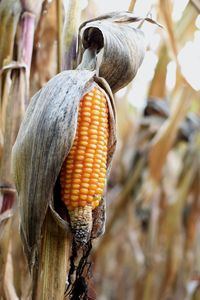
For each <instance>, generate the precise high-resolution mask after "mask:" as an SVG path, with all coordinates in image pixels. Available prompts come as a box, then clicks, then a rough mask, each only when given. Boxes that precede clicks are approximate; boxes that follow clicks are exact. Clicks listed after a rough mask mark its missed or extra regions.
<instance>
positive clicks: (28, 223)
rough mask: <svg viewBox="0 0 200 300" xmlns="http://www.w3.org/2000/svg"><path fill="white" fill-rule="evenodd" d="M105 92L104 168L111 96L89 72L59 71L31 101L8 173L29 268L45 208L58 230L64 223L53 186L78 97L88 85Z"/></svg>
mask: <svg viewBox="0 0 200 300" xmlns="http://www.w3.org/2000/svg"><path fill="white" fill-rule="evenodd" d="M97 85H98V86H100V87H101V88H103V89H104V90H105V91H106V95H107V102H108V108H109V143H108V169H109V166H110V162H111V159H112V155H113V152H114V150H115V144H116V132H115V127H116V126H115V111H114V110H115V108H114V102H113V97H112V92H111V91H110V89H109V86H108V85H107V84H106V83H105V81H104V80H103V79H101V78H98V79H97V78H96V77H95V76H94V72H91V71H87V70H85V71H81V70H74V71H64V72H62V73H60V74H58V75H57V76H55V77H54V78H53V79H51V80H50V81H49V82H48V83H47V84H46V85H45V86H44V87H43V88H42V89H41V90H40V91H38V92H37V93H36V94H35V95H34V96H33V98H32V100H31V102H30V104H29V106H28V108H27V111H26V114H25V118H24V120H23V122H22V124H21V127H20V130H19V133H18V136H17V139H16V142H15V145H14V147H13V153H12V165H13V174H14V179H15V184H16V188H17V191H18V195H19V209H20V218H21V220H20V221H21V222H20V223H21V225H20V226H21V234H22V239H23V243H24V247H25V252H26V255H27V257H28V261H29V265H30V266H33V265H34V264H35V259H36V258H37V253H38V251H39V246H40V240H41V229H42V225H43V222H44V219H45V215H46V213H47V209H48V207H50V209H51V212H52V214H53V216H54V218H55V220H56V221H57V222H58V223H59V225H60V226H62V227H63V228H66V230H68V223H67V222H66V220H65V219H62V218H61V217H60V215H59V214H58V213H57V212H56V211H55V209H54V199H53V194H54V187H55V184H56V180H57V178H58V176H59V173H60V170H61V167H62V164H63V162H64V160H65V158H66V156H67V155H68V153H69V151H70V148H71V147H72V145H73V141H74V138H75V133H76V127H77V116H78V108H79V103H80V100H81V98H82V97H83V96H84V95H85V94H86V93H87V92H88V91H89V90H90V89H91V88H93V87H94V86H97Z"/></svg>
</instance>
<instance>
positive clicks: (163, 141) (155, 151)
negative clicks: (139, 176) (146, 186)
mask: <svg viewBox="0 0 200 300" xmlns="http://www.w3.org/2000/svg"><path fill="white" fill-rule="evenodd" d="M190 101H191V100H190V91H189V90H188V89H182V91H181V95H179V96H178V98H177V99H176V101H175V102H174V103H173V107H172V113H171V115H170V117H169V118H168V119H167V120H166V121H165V122H164V124H163V125H162V127H161V128H160V130H159V131H158V133H157V135H156V136H155V138H154V139H153V140H152V145H151V149H150V153H149V170H150V177H151V179H152V180H153V182H156V183H158V182H159V180H160V178H161V174H162V168H163V165H164V163H165V160H166V157H167V154H168V152H169V150H170V148H171V146H172V145H173V143H174V141H175V138H176V135H177V131H178V128H179V126H180V124H181V121H182V120H183V118H184V117H185V115H186V113H187V110H188V106H189V104H190Z"/></svg>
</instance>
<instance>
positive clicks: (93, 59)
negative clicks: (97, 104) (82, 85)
mask: <svg viewBox="0 0 200 300" xmlns="http://www.w3.org/2000/svg"><path fill="white" fill-rule="evenodd" d="M139 20H141V19H140V18H137V17H135V16H134V15H133V14H131V13H127V12H114V13H110V14H108V15H103V16H100V17H98V18H95V19H92V20H90V21H87V22H85V23H83V24H82V25H81V26H80V29H79V58H78V61H79V62H80V61H81V60H82V63H81V65H80V66H79V68H86V69H91V70H94V69H96V71H97V75H98V74H99V75H100V76H101V77H103V78H105V80H106V81H107V82H108V83H109V85H110V87H111V89H112V91H113V92H116V91H118V90H119V89H121V88H122V87H124V86H126V85H127V84H128V83H129V82H130V81H131V80H132V79H133V78H134V76H135V75H136V73H137V70H138V68H139V67H140V65H141V63H142V60H143V58H144V53H145V40H144V35H143V33H142V31H141V30H139V29H135V28H134V27H133V26H131V25H130V24H131V23H133V22H136V21H139Z"/></svg>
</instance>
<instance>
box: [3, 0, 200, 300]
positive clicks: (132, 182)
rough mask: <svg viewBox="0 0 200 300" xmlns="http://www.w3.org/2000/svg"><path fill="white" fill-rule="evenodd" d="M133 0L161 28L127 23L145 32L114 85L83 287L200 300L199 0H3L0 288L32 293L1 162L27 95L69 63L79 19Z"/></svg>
mask: <svg viewBox="0 0 200 300" xmlns="http://www.w3.org/2000/svg"><path fill="white" fill-rule="evenodd" d="M133 8H134V13H135V14H136V15H137V16H144V17H146V16H148V17H150V18H153V19H154V20H156V21H157V22H159V23H160V24H162V26H163V28H162V29H161V28H160V27H158V26H156V25H154V24H150V23H148V22H142V23H141V22H140V23H138V24H137V25H136V26H139V27H140V28H141V29H142V30H143V31H144V33H145V36H146V40H147V52H146V55H145V59H144V61H143V63H142V66H141V67H140V69H139V71H138V74H137V76H136V77H135V79H134V80H133V82H132V83H131V84H129V86H127V87H126V88H124V89H123V90H121V91H120V92H118V93H117V94H116V95H115V100H116V106H117V115H118V122H117V129H118V146H117V151H116V154H115V157H114V161H113V164H112V170H111V173H110V177H109V178H108V191H107V221H106V231H105V234H104V235H103V236H102V237H101V238H99V239H98V240H97V241H95V242H94V249H93V253H92V256H91V260H92V273H93V279H92V280H91V287H90V294H91V299H94V298H95V297H96V298H97V299H98V300H122V299H124V300H129V299H130V300H200V92H199V91H200V76H199V70H200V1H198V0H193V1H186V0H171V1H170V0H168V1H167V0H160V1H159V0H150V1H144V0H137V1H128V0H123V1H120V0H118V1H97V0H96V1H95V0H89V1H77V0H74V1H72V0H71V1H70V0H69V1H63V3H62V1H61V0H60V1H59V0H58V1H56V0H52V1H31V0H24V1H20V0H17V1H14V0H1V1H0V96H1V111H0V183H1V185H0V299H10V300H16V299H29V296H30V278H29V276H28V269H27V265H26V261H25V258H24V255H23V250H22V245H21V242H20V237H19V232H18V226H19V225H18V222H19V221H18V213H17V200H16V197H15V189H14V186H13V181H12V176H11V165H10V157H11V149H12V145H13V143H14V141H15V138H16V135H17V132H18V129H19V125H20V123H21V119H22V117H23V114H24V111H25V109H26V106H27V104H28V102H29V99H30V97H31V96H32V95H33V94H34V93H35V92H37V91H38V90H39V89H40V88H41V87H42V86H43V85H44V84H45V83H46V82H47V81H48V80H49V79H50V78H52V77H53V76H54V75H55V74H57V73H58V72H60V71H61V70H63V69H67V68H73V51H71V50H70V49H71V48H73V47H74V42H73V41H74V37H75V36H76V34H77V29H78V26H79V25H80V24H81V22H82V21H84V20H87V19H90V18H92V17H96V16H98V15H99V14H102V13H107V12H109V11H115V10H128V9H129V11H132V10H133ZM27 12H28V13H27ZM63 30H64V34H63V35H62V32H63ZM70 47H71V48H70ZM73 49H74V48H73ZM69 50H70V51H71V52H70V51H69ZM63 52H64V56H63V54H62V53H63ZM69 53H71V56H70V57H69ZM63 57H64V58H63ZM94 290H95V291H96V294H97V296H95V292H94Z"/></svg>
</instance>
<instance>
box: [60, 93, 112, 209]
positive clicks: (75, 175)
mask: <svg viewBox="0 0 200 300" xmlns="http://www.w3.org/2000/svg"><path fill="white" fill-rule="evenodd" d="M107 146H108V107H107V100H106V97H105V95H104V93H103V92H102V91H101V90H100V89H98V88H93V89H92V90H91V91H90V92H89V93H88V94H86V95H85V96H84V97H83V98H82V99H81V101H80V107H79V114H78V123H77V131H76V136H75V140H74V144H73V146H72V148H71V150H70V152H69V154H68V156H67V158H66V159H65V161H64V163H63V166H62V169H61V173H60V185H61V198H62V201H63V202H64V203H65V205H66V206H67V208H68V210H69V213H70V212H71V213H70V214H74V213H72V211H74V212H75V209H77V208H81V207H82V208H83V207H86V206H88V207H91V209H94V208H95V207H97V206H98V205H99V202H100V200H101V198H102V194H103V190H104V186H105V176H106V163H107ZM75 214H76V213H75Z"/></svg>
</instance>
